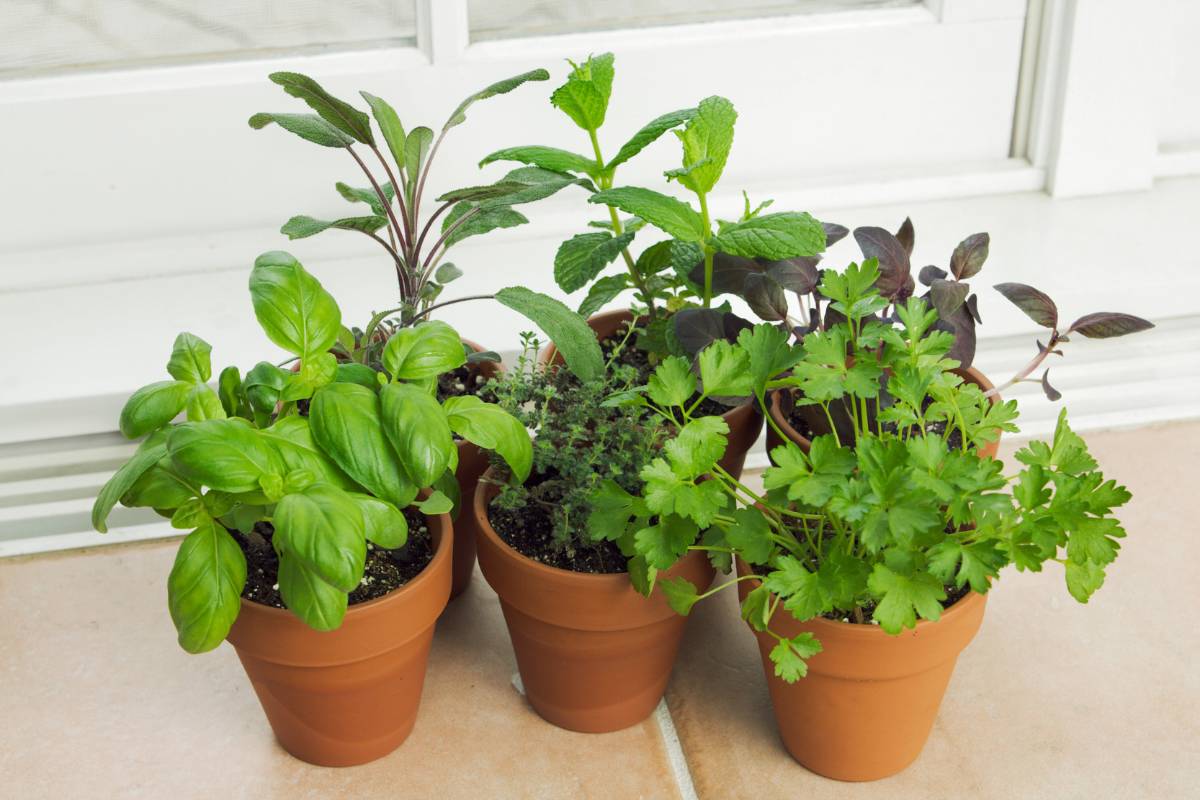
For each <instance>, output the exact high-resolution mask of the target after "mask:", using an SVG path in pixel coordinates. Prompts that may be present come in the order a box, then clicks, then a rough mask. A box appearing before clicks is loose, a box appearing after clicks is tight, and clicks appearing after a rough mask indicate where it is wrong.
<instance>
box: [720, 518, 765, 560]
mask: <svg viewBox="0 0 1200 800" xmlns="http://www.w3.org/2000/svg"><path fill="white" fill-rule="evenodd" d="M770 537H771V526H770V525H769V524H768V523H767V519H766V517H764V516H763V513H762V512H761V511H759V510H758V509H757V508H739V509H736V510H735V511H734V512H733V524H732V525H730V526H728V527H727V528H725V541H726V542H728V543H729V546H730V547H732V548H733V549H734V550H735V551H736V552H737V554H738V555H740V556H741V557H742V559H743V560H744V561H746V562H747V563H750V564H766V563H767V561H769V560H770V558H771V553H772V551H773V550H774V547H775V545H774V544H773V543H772V542H771V538H770Z"/></svg>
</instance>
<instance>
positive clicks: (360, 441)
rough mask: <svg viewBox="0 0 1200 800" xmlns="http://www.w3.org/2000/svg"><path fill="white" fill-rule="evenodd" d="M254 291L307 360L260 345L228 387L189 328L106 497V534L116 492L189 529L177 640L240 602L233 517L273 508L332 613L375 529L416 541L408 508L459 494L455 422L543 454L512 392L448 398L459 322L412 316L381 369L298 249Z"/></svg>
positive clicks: (498, 447)
mask: <svg viewBox="0 0 1200 800" xmlns="http://www.w3.org/2000/svg"><path fill="white" fill-rule="evenodd" d="M250 297H251V300H252V302H253V305H254V313H255V316H256V317H257V318H258V321H259V323H260V324H261V326H262V329H263V331H264V332H265V333H266V334H267V337H268V338H269V339H270V340H271V341H272V342H274V343H275V344H277V345H279V346H280V347H282V348H283V349H284V350H286V351H288V352H289V353H291V354H292V355H293V356H295V357H296V359H298V365H297V366H296V368H295V369H293V370H285V369H282V368H281V367H279V366H276V365H275V364H272V363H269V362H262V363H260V364H258V365H257V366H256V367H254V368H253V369H251V370H250V371H249V372H248V373H246V375H245V377H244V378H243V377H242V376H241V375H240V373H239V371H238V369H237V367H232V366H231V367H226V368H225V369H224V370H223V371H222V372H221V373H220V376H219V378H218V380H217V388H216V389H214V388H213V387H212V386H210V385H209V380H210V379H211V378H212V366H211V350H212V348H211V347H210V346H209V344H208V343H206V342H205V341H204V340H202V339H200V338H199V337H196V336H193V335H192V334H190V333H181V334H180V335H179V337H178V338H177V339H176V340H175V345H174V348H173V350H172V352H171V357H170V360H169V361H168V362H167V372H168V373H169V374H170V377H171V379H170V380H166V381H160V382H157V383H152V384H150V385H148V386H144V387H142V388H141V389H139V390H137V391H136V392H134V394H133V396H132V397H130V398H129V401H128V402H127V403H126V404H125V407H124V409H123V410H122V411H121V419H120V427H121V432H122V433H123V434H124V435H125V436H127V437H129V438H131V439H138V438H141V439H143V441H142V443H141V445H140V446H139V447H138V449H137V451H136V452H135V453H134V455H133V456H132V458H130V460H129V461H128V462H127V463H126V464H125V465H124V466H122V467H121V468H120V469H119V470H117V472H116V474H115V475H113V477H112V478H111V479H110V480H109V481H108V483H107V484H105V486H104V488H103V489H102V490H101V491H100V494H99V496H98V497H97V498H96V502H95V505H94V506H93V508H92V524H93V525H94V526H95V528H96V530H98V531H100V532H101V533H104V532H106V530H107V524H106V520H107V517H108V515H109V512H110V511H111V510H112V508H113V507H114V506H115V505H116V504H117V503H118V502H120V503H121V504H122V505H125V506H131V507H132V506H145V507H150V508H153V509H154V510H155V511H157V512H158V513H159V514H162V515H163V516H166V517H169V518H170V520H171V524H172V526H173V527H176V528H180V529H183V530H189V531H190V533H188V534H187V536H186V537H185V538H184V539H183V542H182V543H181V545H180V547H179V552H178V554H177V556H176V558H175V565H174V567H173V568H172V569H171V574H170V578H169V579H168V582H167V590H168V604H169V607H170V612H171V618H172V620H174V622H175V627H176V629H177V630H178V632H179V643H180V645H181V646H182V647H183V649H184V650H187V651H188V652H192V653H199V652H204V651H206V650H211V649H213V648H215V647H216V646H217V645H219V644H220V643H221V641H222V640H223V639H224V638H225V636H226V634H227V633H228V632H229V629H230V627H231V626H232V625H233V622H234V620H235V619H236V618H237V615H238V611H239V609H240V597H241V594H242V590H243V587H244V585H245V582H246V559H245V556H244V555H243V552H242V549H241V547H240V545H239V544H238V543H237V541H235V539H234V537H233V536H232V535H231V533H230V531H232V530H237V531H247V532H248V531H250V530H252V529H253V527H254V525H255V524H257V523H259V522H269V523H271V524H272V525H273V526H274V529H275V534H274V536H273V537H272V542H273V546H274V548H275V550H276V552H277V554H278V556H279V591H280V594H281V595H282V597H283V601H284V603H285V604H286V606H287V607H288V609H290V610H291V611H292V612H293V613H294V614H296V616H298V617H299V618H300V619H302V620H303V621H304V622H305V623H306V624H308V625H309V626H310V627H312V628H314V629H316V630H332V629H334V628H337V627H339V626H340V625H341V623H342V619H343V617H344V616H345V614H346V608H347V603H348V593H349V592H351V591H352V590H354V589H355V587H357V586H358V584H359V582H360V581H361V580H362V577H363V570H364V564H365V561H366V555H367V543H368V542H371V543H373V544H374V545H376V546H378V547H382V548H388V549H393V548H398V547H401V546H403V545H404V544H405V542H406V540H407V533H408V530H407V523H406V520H405V517H404V514H403V513H401V509H404V508H405V507H408V506H410V505H412V504H413V503H414V502H415V501H416V500H417V497H418V494H419V493H420V492H421V490H422V489H424V488H427V487H428V488H430V489H431V490H432V491H431V493H430V494H429V495H428V497H427V498H426V499H425V500H424V501H423V502H420V503H417V507H418V508H420V510H421V511H423V512H424V513H429V514H435V513H444V512H446V511H448V510H450V509H451V508H452V506H453V502H454V500H453V499H452V498H453V496H455V495H456V494H457V484H456V482H455V480H454V470H455V468H456V466H457V459H458V450H457V447H456V446H455V444H454V438H453V437H454V434H458V435H459V436H461V437H463V438H464V439H467V440H468V441H471V442H474V443H475V444H478V445H479V446H481V447H484V448H487V449H489V450H494V451H495V452H497V453H498V454H499V455H500V456H502V457H503V458H504V459H505V460H506V461H507V462H508V464H509V466H510V467H511V468H512V471H513V473H514V474H515V475H516V476H517V477H518V478H519V479H521V480H524V478H525V477H526V476H527V475H528V474H529V469H530V463H531V459H532V450H531V447H530V442H529V436H528V433H527V432H526V430H525V428H524V427H523V426H522V425H521V424H520V423H519V422H518V421H517V420H516V419H514V418H513V417H512V416H510V415H509V414H508V413H507V412H505V411H504V410H502V409H501V408H500V407H498V406H495V405H492V404H489V403H484V402H482V401H481V400H480V399H479V398H477V397H473V396H464V397H452V398H449V399H447V400H446V401H445V402H444V403H439V402H438V400H437V398H436V395H435V390H436V384H437V377H438V375H440V374H442V373H444V372H447V371H450V370H453V369H456V368H458V367H459V366H461V365H462V364H463V363H464V362H465V360H466V349H465V348H464V346H463V343H462V341H461V340H460V339H459V336H458V334H457V333H456V332H455V331H454V329H453V328H451V327H450V326H448V325H446V324H445V323H442V322H423V323H420V324H417V325H414V326H412V327H408V328H404V329H401V330H399V331H397V332H396V333H395V335H394V336H392V337H391V339H389V340H388V342H387V345H386V347H385V348H384V351H383V356H382V371H377V370H375V369H372V368H370V367H368V366H366V365H364V364H361V363H356V362H354V361H351V360H345V359H344V357H343V360H339V358H337V357H335V356H334V355H333V354H332V353H331V352H330V350H331V348H334V346H335V344H336V343H338V342H339V340H342V341H344V340H345V339H346V338H347V336H348V331H347V329H346V328H345V327H344V326H343V325H342V315H341V311H340V310H339V308H338V305H337V303H336V302H335V301H334V299H333V297H332V296H331V295H330V294H329V293H328V292H326V291H325V289H324V288H323V287H322V286H321V284H320V282H319V281H318V280H317V279H316V278H315V277H313V276H312V275H311V274H309V273H308V272H307V271H306V270H305V269H304V267H303V266H302V265H301V264H300V262H299V261H297V260H296V259H295V258H293V257H292V256H291V255H289V254H287V253H283V252H271V253H265V254H263V255H262V256H259V258H258V259H257V260H256V261H255V264H254V269H253V271H252V272H251V275H250ZM293 360H295V359H293ZM284 363H288V362H284ZM180 414H183V415H184V416H185V421H183V422H178V423H176V422H175V421H174V420H175V419H176V418H177V417H178V416H179V415H180Z"/></svg>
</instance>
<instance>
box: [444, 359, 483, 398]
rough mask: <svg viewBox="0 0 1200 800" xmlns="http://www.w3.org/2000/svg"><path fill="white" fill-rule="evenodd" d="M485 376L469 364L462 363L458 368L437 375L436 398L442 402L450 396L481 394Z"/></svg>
mask: <svg viewBox="0 0 1200 800" xmlns="http://www.w3.org/2000/svg"><path fill="white" fill-rule="evenodd" d="M486 383H487V378H485V377H483V375H482V374H480V372H479V370H478V369H477V368H475V367H474V366H473V365H471V364H463V365H462V366H461V367H459V368H458V369H456V370H454V371H452V372H447V373H445V374H443V375H439V376H438V387H437V398H438V402H439V403H440V402H442V401H444V400H446V399H447V398H450V397H463V396H464V395H469V394H482V393H483V387H484V384H486Z"/></svg>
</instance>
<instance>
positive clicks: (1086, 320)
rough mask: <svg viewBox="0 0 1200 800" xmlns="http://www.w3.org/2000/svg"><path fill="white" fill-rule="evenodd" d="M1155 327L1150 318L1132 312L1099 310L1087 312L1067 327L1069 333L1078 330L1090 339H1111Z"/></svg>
mask: <svg viewBox="0 0 1200 800" xmlns="http://www.w3.org/2000/svg"><path fill="white" fill-rule="evenodd" d="M1153 327H1154V323H1153V322H1151V321H1150V320H1148V319H1142V318H1141V317H1135V316H1133V315H1132V314H1122V313H1120V312H1117V311H1097V312H1096V313H1095V314H1085V315H1084V316H1082V317H1080V318H1079V319H1077V320H1075V321H1074V322H1072V323H1071V327H1070V328H1067V333H1074V332H1076V331H1078V332H1079V333H1082V334H1083V335H1084V336H1086V337H1088V338H1089V339H1110V338H1112V337H1113V336H1124V335H1126V334H1128V333H1137V332H1138V331H1144V330H1148V329H1150V328H1153Z"/></svg>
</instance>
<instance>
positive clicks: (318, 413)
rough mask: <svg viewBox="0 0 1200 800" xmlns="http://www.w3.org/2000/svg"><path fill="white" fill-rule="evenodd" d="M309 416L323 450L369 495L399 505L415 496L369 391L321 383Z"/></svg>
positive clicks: (407, 502) (378, 407) (377, 402)
mask: <svg viewBox="0 0 1200 800" xmlns="http://www.w3.org/2000/svg"><path fill="white" fill-rule="evenodd" d="M308 420H309V424H310V425H311V427H312V434H313V439H315V440H316V443H317V444H318V445H319V446H320V448H321V450H323V451H324V452H325V453H326V454H327V455H328V456H329V457H330V458H332V459H333V461H334V463H336V464H337V465H338V466H339V467H341V468H342V470H343V471H345V472H346V474H347V475H349V476H350V477H351V478H353V479H354V480H356V481H357V482H358V483H359V484H360V485H362V486H364V487H366V489H367V490H368V491H369V492H371V494H373V495H375V496H376V497H380V498H382V499H384V500H387V501H388V502H389V503H391V504H392V505H394V506H396V507H397V508H404V507H406V506H407V505H408V504H409V503H411V502H412V501H413V498H414V497H416V496H417V487H416V486H414V485H413V484H412V482H411V481H410V480H409V478H408V476H407V475H406V474H405V473H404V471H403V470H402V469H401V467H400V462H399V460H398V459H397V458H396V454H395V452H394V451H393V450H392V447H391V445H389V444H388V442H387V438H386V437H385V436H384V433H383V425H382V422H381V412H380V406H379V398H378V397H377V396H376V395H375V393H374V392H372V391H371V390H370V389H367V388H366V387H363V386H359V385H358V384H356V383H331V384H329V385H328V386H322V387H321V388H320V389H318V390H317V393H316V394H315V395H313V399H312V404H311V405H310V406H309V409H308Z"/></svg>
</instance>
